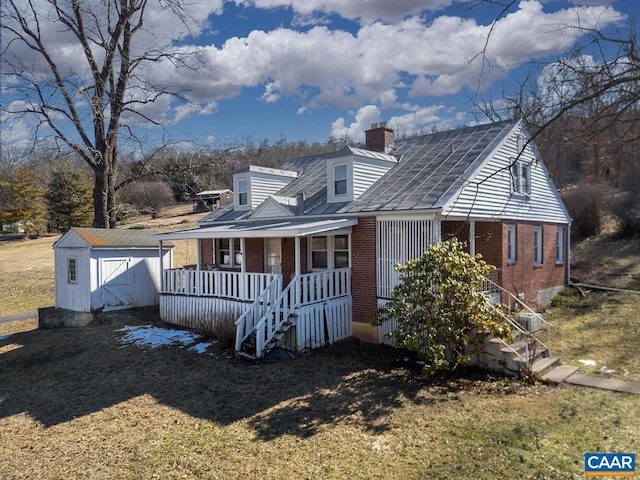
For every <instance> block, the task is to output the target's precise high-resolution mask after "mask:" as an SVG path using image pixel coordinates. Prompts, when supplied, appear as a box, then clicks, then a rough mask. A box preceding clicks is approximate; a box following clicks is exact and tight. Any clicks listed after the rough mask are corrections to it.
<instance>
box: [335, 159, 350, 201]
mask: <svg viewBox="0 0 640 480" xmlns="http://www.w3.org/2000/svg"><path fill="white" fill-rule="evenodd" d="M333 193H334V195H336V196H338V195H346V194H347V165H346V164H342V165H336V166H334V167H333Z"/></svg>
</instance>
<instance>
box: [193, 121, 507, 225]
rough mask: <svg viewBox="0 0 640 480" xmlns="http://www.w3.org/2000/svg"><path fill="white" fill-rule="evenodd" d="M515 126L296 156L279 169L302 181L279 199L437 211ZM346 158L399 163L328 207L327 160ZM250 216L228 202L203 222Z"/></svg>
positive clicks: (360, 208)
mask: <svg viewBox="0 0 640 480" xmlns="http://www.w3.org/2000/svg"><path fill="white" fill-rule="evenodd" d="M517 124H518V121H505V122H498V123H491V124H486V125H477V126H473V127H464V128H459V129H457V130H451V131H448V132H439V133H434V134H429V135H419V136H415V137H409V138H402V139H396V141H395V143H394V148H393V151H392V152H391V154H385V153H381V152H371V151H368V150H363V149H358V148H353V147H345V148H343V149H341V150H338V151H336V152H332V153H326V154H322V155H313V156H309V157H300V158H294V159H292V160H289V161H288V162H286V163H285V164H283V165H282V166H281V169H282V170H284V171H289V172H298V173H299V175H298V178H296V179H295V180H293V181H292V182H291V183H289V184H288V185H286V186H285V187H284V188H282V190H280V191H279V192H278V193H277V195H278V196H281V197H297V196H298V195H301V194H303V195H304V198H305V200H304V214H305V215H337V214H344V213H352V214H357V213H364V212H383V211H410V210H414V209H438V208H441V207H442V206H443V205H444V204H445V203H446V202H447V200H448V199H450V198H451V197H452V196H453V195H455V194H456V193H457V192H458V191H459V189H460V188H461V187H462V186H463V185H464V182H465V180H468V178H469V176H470V175H471V173H473V172H474V171H475V170H476V169H477V168H478V166H479V165H480V164H482V162H484V161H485V160H486V159H487V156H488V155H489V154H490V153H491V152H492V151H493V150H494V149H495V148H496V147H497V146H498V145H500V144H501V142H502V141H504V140H505V139H506V138H507V136H508V134H509V132H511V131H512V130H513V128H514V127H515V126H516V125H517ZM348 155H358V156H365V157H369V158H376V159H381V160H388V161H394V160H396V159H397V163H396V164H395V165H394V166H393V167H392V168H391V169H390V170H389V171H388V172H387V173H386V174H384V175H383V176H382V177H381V178H380V179H379V180H378V181H377V182H376V183H374V184H373V185H372V186H371V187H369V188H368V189H367V190H366V191H365V192H364V193H363V194H362V195H361V196H360V197H359V198H358V199H357V200H355V201H353V202H344V203H327V168H326V161H327V159H329V158H336V157H340V156H348ZM250 214H251V212H250V211H249V212H247V211H240V212H236V211H234V210H233V205H232V204H228V205H225V206H224V207H222V208H219V209H217V210H215V211H213V212H211V213H210V214H209V215H207V216H206V217H205V218H204V219H202V220H201V222H200V223H201V225H206V224H210V223H212V222H233V221H237V220H243V219H246V218H247V217H248V216H249V215H250Z"/></svg>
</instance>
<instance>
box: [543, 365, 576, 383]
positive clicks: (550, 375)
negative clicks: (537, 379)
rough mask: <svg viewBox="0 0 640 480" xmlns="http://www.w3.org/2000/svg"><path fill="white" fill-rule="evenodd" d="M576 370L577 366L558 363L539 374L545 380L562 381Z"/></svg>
mask: <svg viewBox="0 0 640 480" xmlns="http://www.w3.org/2000/svg"><path fill="white" fill-rule="evenodd" d="M578 370H579V369H578V367H574V366H572V365H558V366H557V367H555V368H553V369H551V370H549V371H548V372H546V373H545V374H543V375H541V376H542V379H543V380H545V381H547V382H552V383H562V382H564V381H565V380H567V378H569V377H570V376H572V375H573V374H574V373H576V372H577V371H578Z"/></svg>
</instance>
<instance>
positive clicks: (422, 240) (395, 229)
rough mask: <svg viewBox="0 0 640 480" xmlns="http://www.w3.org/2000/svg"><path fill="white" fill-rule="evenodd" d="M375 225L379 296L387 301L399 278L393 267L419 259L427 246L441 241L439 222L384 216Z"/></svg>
mask: <svg viewBox="0 0 640 480" xmlns="http://www.w3.org/2000/svg"><path fill="white" fill-rule="evenodd" d="M376 223H377V225H376V232H377V235H376V237H377V242H376V248H377V257H378V266H377V285H378V289H377V290H378V297H379V298H390V297H391V291H392V290H393V288H394V287H395V286H396V285H398V281H399V278H400V275H399V274H398V272H396V270H395V266H396V265H398V264H400V265H402V264H404V263H406V262H407V261H408V260H412V259H414V258H418V257H421V256H422V254H423V253H424V252H425V250H426V249H427V247H428V246H429V245H431V244H432V243H435V242H438V241H440V223H439V222H438V221H436V220H426V219H415V220H414V219H389V218H384V217H383V218H378V219H377V222H376Z"/></svg>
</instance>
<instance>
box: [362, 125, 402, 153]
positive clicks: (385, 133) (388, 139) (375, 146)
mask: <svg viewBox="0 0 640 480" xmlns="http://www.w3.org/2000/svg"><path fill="white" fill-rule="evenodd" d="M364 134H365V136H366V149H367V150H371V151H373V152H383V153H386V152H387V151H388V149H389V147H390V146H391V145H392V144H393V141H394V139H395V137H394V135H393V129H392V128H389V127H387V122H380V123H372V124H371V129H370V130H366V131H365V132H364Z"/></svg>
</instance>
